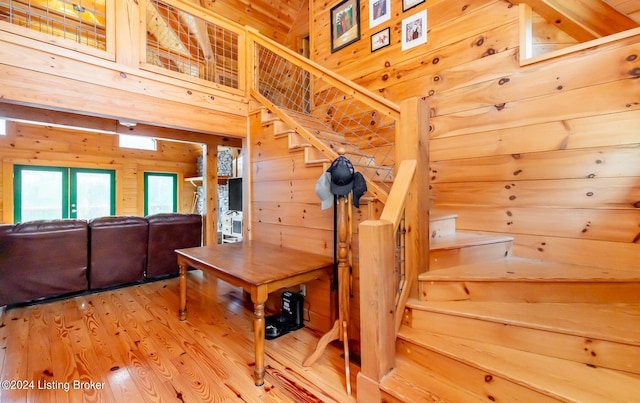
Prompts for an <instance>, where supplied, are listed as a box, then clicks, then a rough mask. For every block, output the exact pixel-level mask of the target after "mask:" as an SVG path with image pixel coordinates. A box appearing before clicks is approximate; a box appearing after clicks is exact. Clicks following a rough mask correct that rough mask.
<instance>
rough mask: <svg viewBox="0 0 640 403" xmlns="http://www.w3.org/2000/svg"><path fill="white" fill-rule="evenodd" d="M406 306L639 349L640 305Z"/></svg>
mask: <svg viewBox="0 0 640 403" xmlns="http://www.w3.org/2000/svg"><path fill="white" fill-rule="evenodd" d="M407 307H409V308H413V309H419V310H424V311H430V312H437V313H441V314H447V315H455V316H460V317H466V318H473V319H481V320H484V321H490V322H497V323H500V324H506V325H513V326H520V327H526V328H531V329H538V330H545V331H551V332H555V333H563V334H569V335H575V336H580V337H586V338H590V339H598V340H607V341H612V342H618V343H625V344H630V345H636V346H639V347H640V304H587V303H581V304H570V303H555V302H554V303H526V302H521V303H513V302H485V301H480V302H476V301H465V302H457V301H420V300H418V299H410V300H409V301H407Z"/></svg>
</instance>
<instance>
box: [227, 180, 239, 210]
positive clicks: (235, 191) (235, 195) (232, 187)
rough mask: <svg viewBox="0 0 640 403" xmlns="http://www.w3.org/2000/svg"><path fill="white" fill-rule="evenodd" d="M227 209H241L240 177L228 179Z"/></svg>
mask: <svg viewBox="0 0 640 403" xmlns="http://www.w3.org/2000/svg"><path fill="white" fill-rule="evenodd" d="M228 183H229V210H233V211H242V178H231V179H229V182H228Z"/></svg>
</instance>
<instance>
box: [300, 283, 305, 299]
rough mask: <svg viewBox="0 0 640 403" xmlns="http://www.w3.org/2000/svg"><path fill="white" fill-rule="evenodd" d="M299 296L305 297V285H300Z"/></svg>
mask: <svg viewBox="0 0 640 403" xmlns="http://www.w3.org/2000/svg"><path fill="white" fill-rule="evenodd" d="M300 295H302V296H303V297H306V296H307V286H306V284H300Z"/></svg>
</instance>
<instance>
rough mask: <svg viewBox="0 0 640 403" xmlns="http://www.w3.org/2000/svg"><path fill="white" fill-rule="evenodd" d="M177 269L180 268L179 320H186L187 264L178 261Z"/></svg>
mask: <svg viewBox="0 0 640 403" xmlns="http://www.w3.org/2000/svg"><path fill="white" fill-rule="evenodd" d="M178 267H179V268H180V310H179V311H178V314H179V315H180V320H186V319H187V264H186V263H184V262H181V261H178Z"/></svg>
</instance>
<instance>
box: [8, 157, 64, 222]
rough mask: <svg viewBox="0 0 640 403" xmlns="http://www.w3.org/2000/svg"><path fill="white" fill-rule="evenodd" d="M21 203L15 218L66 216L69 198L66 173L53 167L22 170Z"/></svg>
mask: <svg viewBox="0 0 640 403" xmlns="http://www.w3.org/2000/svg"><path fill="white" fill-rule="evenodd" d="M18 191H19V192H20V193H19V196H20V199H19V200H20V203H19V205H18V206H16V207H18V209H19V212H18V214H16V217H15V220H16V221H20V222H25V221H31V220H50V219H57V218H65V217H64V213H63V211H64V209H65V207H66V206H64V204H66V201H67V198H66V197H65V196H66V195H65V194H64V192H65V191H66V188H65V186H64V173H63V172H61V171H59V170H56V169H55V168H52V169H51V170H44V169H27V168H24V169H22V170H21V172H20V186H19V189H18Z"/></svg>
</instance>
